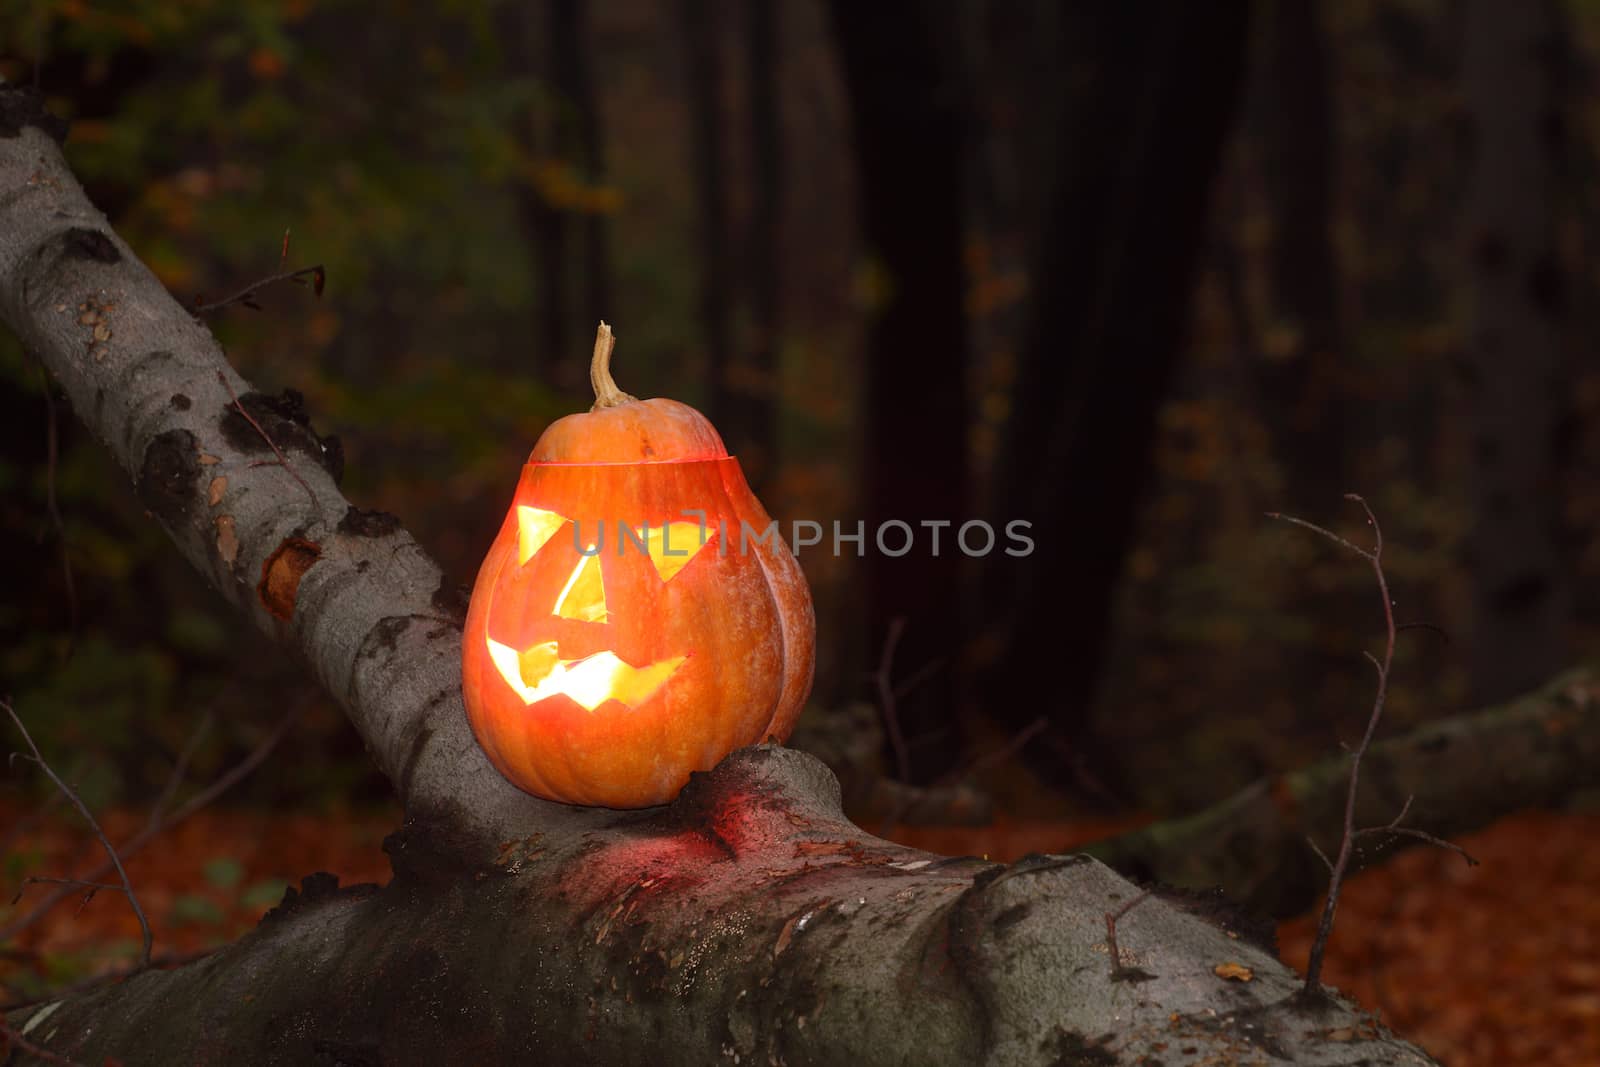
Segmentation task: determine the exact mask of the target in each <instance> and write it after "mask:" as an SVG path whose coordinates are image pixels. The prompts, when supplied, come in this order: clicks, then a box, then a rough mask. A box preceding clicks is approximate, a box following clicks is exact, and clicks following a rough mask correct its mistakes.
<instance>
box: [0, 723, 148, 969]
mask: <svg viewBox="0 0 1600 1067" xmlns="http://www.w3.org/2000/svg"><path fill="white" fill-rule="evenodd" d="M0 708H5V709H6V714H7V715H9V716H11V721H12V722H13V723H15V724H16V727H17V730H18V731H19V732H21V734H22V739H23V740H24V741H26V742H27V743H28V748H29V750H30V751H31V752H32V753H33V755H32V756H26V755H24V756H23V757H22V758H23V759H31V760H32V761H33V762H34V763H35V764H37V765H38V767H39V769H40V770H42V771H44V773H45V774H46V775H47V776H48V777H49V779H50V780H51V781H52V782H54V783H55V784H56V788H57V789H59V790H60V791H61V792H62V793H64V794H66V797H67V799H68V800H70V801H72V805H73V807H75V808H77V809H78V813H79V814H81V815H82V816H83V817H84V820H85V821H87V822H88V824H89V827H90V829H92V830H93V831H94V835H95V836H96V837H98V838H99V839H100V844H101V847H103V848H104V849H105V850H106V856H107V857H109V858H110V861H111V865H112V866H113V867H115V868H116V871H117V877H118V878H119V879H120V880H121V882H122V884H121V886H120V887H117V888H119V889H120V891H121V893H122V895H123V896H125V897H127V898H128V906H129V907H131V908H132V909H133V914H134V915H135V916H137V917H138V919H139V932H140V934H141V935H142V936H143V938H144V947H143V948H142V949H141V950H140V953H139V962H140V963H143V964H148V963H149V962H150V945H151V942H152V940H153V937H152V935H151V933H150V920H149V919H147V918H145V914H144V908H142V907H141V906H140V905H139V895H138V894H137V893H135V892H134V891H133V883H132V882H130V881H128V872H127V871H126V870H124V869H123V866H122V857H120V856H119V855H117V850H116V849H115V848H114V847H112V844H111V839H110V838H108V837H106V833H105V831H104V830H102V829H100V824H99V823H98V822H96V821H95V818H94V815H93V814H92V813H91V812H90V811H89V806H88V805H87V804H85V803H84V802H83V799H82V798H81V797H79V796H78V794H77V793H74V792H73V791H72V787H71V786H69V785H67V783H66V782H64V781H62V780H61V777H60V776H59V775H58V774H56V772H55V771H54V770H53V769H52V768H51V766H50V764H48V763H46V762H45V759H44V756H43V754H41V753H40V751H39V746H38V745H36V744H34V743H33V735H32V734H30V733H28V728H27V727H26V726H24V725H23V723H22V717H21V716H19V715H18V714H17V712H16V709H15V708H13V707H12V706H11V704H10V702H9V701H5V700H0ZM71 891H72V890H71V889H68V890H66V892H68V893H70V892H71Z"/></svg>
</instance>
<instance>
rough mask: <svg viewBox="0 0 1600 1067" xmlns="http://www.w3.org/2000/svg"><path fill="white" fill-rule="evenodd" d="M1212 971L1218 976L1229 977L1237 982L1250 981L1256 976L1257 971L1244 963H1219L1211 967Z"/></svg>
mask: <svg viewBox="0 0 1600 1067" xmlns="http://www.w3.org/2000/svg"><path fill="white" fill-rule="evenodd" d="M1211 973H1212V974H1214V975H1216V976H1217V977H1218V978H1229V979H1232V980H1233V981H1235V982H1248V981H1250V980H1251V979H1252V978H1254V977H1255V976H1256V972H1254V971H1252V970H1251V969H1250V968H1248V967H1246V966H1245V965H1244V964H1242V963H1219V964H1217V965H1216V966H1215V967H1213V968H1211Z"/></svg>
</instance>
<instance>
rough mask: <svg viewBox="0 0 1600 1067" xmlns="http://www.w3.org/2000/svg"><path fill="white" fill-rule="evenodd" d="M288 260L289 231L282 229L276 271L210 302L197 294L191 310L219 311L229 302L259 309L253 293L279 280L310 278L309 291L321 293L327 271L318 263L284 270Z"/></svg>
mask: <svg viewBox="0 0 1600 1067" xmlns="http://www.w3.org/2000/svg"><path fill="white" fill-rule="evenodd" d="M288 261H289V231H288V230H284V231H283V250H282V251H281V252H280V253H279V255H278V273H277V274H273V275H269V276H268V277H265V278H262V279H261V280H260V281H258V282H252V283H251V284H250V285H247V286H245V287H244V288H243V289H240V290H239V291H238V292H237V293H234V294H233V295H232V296H229V297H224V298H223V299H221V300H217V301H214V302H212V303H205V302H204V301H203V300H202V299H201V298H200V297H199V296H196V297H195V298H194V307H193V311H194V313H195V314H196V315H204V314H206V313H208V312H212V311H221V310H222V309H223V308H225V307H228V306H229V305H230V304H242V305H244V306H245V307H247V308H250V309H251V310H252V311H260V310H261V305H260V304H258V303H256V301H255V295H256V293H258V292H260V291H261V290H263V289H265V288H267V287H269V286H273V285H277V284H278V283H279V282H294V283H295V284H296V285H305V284H306V279H308V278H309V279H310V280H311V291H312V292H313V293H315V294H317V296H319V297H320V296H321V295H322V287H323V286H324V285H325V284H327V281H328V275H327V272H326V271H324V270H323V269H322V264H321V263H318V264H317V265H315V266H312V267H301V268H300V269H299V270H285V269H284V264H285V263H287V262H288Z"/></svg>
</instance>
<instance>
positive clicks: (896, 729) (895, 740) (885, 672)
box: [872, 616, 911, 785]
mask: <svg viewBox="0 0 1600 1067" xmlns="http://www.w3.org/2000/svg"><path fill="white" fill-rule="evenodd" d="M905 629H906V620H905V618H904V617H903V616H902V617H899V618H896V619H895V620H894V621H892V622H890V623H889V636H888V637H887V638H885V639H884V642H883V655H882V656H880V657H879V658H878V669H877V670H876V671H875V672H873V675H872V682H873V684H874V685H875V686H877V689H878V710H879V711H881V712H882V713H883V726H884V729H885V730H886V731H887V732H888V734H889V746H890V747H891V748H893V749H894V762H895V775H896V777H898V778H899V779H900V780H901V781H902V782H905V783H907V784H908V785H909V784H910V782H911V753H910V752H909V751H908V750H907V748H906V735H905V732H904V731H903V730H902V729H901V727H900V715H899V713H898V711H897V709H896V703H897V699H898V697H899V696H901V695H902V694H901V693H900V692H898V691H897V690H896V689H895V687H894V650H895V647H896V646H897V645H899V644H900V637H901V635H902V634H904V633H905Z"/></svg>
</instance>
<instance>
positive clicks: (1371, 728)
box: [1268, 493, 1477, 996]
mask: <svg viewBox="0 0 1600 1067" xmlns="http://www.w3.org/2000/svg"><path fill="white" fill-rule="evenodd" d="M1345 499H1346V500H1350V501H1354V502H1355V503H1357V504H1359V505H1361V510H1362V511H1364V512H1366V514H1367V525H1369V526H1371V527H1372V548H1371V549H1365V548H1362V547H1361V546H1360V545H1357V544H1355V543H1354V542H1351V541H1347V540H1346V539H1344V538H1343V537H1340V536H1339V535H1338V534H1336V533H1334V532H1333V531H1332V530H1328V529H1325V528H1323V527H1321V526H1318V525H1316V524H1315V523H1310V522H1307V521H1305V520H1304V519H1300V518H1296V517H1295V516H1293V515H1284V514H1280V513H1278V512H1269V513H1268V518H1273V519H1282V520H1283V521H1284V522H1289V523H1293V524H1294V525H1296V526H1300V527H1303V528H1304V529H1307V530H1310V531H1312V532H1313V533H1316V534H1320V535H1322V536H1323V537H1326V538H1327V539H1328V540H1330V541H1332V542H1334V543H1335V544H1338V545H1340V546H1342V547H1344V548H1346V549H1348V550H1349V551H1351V552H1354V553H1355V554H1356V555H1358V556H1360V557H1361V558H1362V559H1364V560H1366V561H1367V562H1368V563H1369V564H1370V565H1371V566H1372V573H1373V576H1374V577H1375V578H1376V579H1377V582H1378V593H1379V594H1380V595H1381V596H1382V597H1383V621H1384V632H1385V640H1384V646H1383V658H1382V659H1379V658H1378V657H1377V656H1374V655H1373V654H1372V653H1371V652H1364V653H1363V654H1364V655H1365V656H1366V657H1367V659H1368V660H1369V661H1371V663H1372V666H1373V668H1374V669H1375V670H1376V671H1377V672H1378V686H1377V692H1376V694H1375V695H1374V696H1373V699H1372V712H1371V714H1370V715H1368V716H1367V728H1366V730H1365V731H1364V732H1363V733H1362V735H1361V742H1360V744H1358V745H1357V746H1356V747H1355V749H1354V750H1353V751H1352V752H1351V753H1350V784H1349V787H1348V788H1347V789H1346V791H1345V799H1344V827H1343V832H1342V833H1341V834H1340V836H1339V851H1338V852H1337V853H1335V855H1334V858H1333V860H1332V862H1329V860H1328V857H1327V855H1326V854H1325V853H1323V851H1322V850H1321V849H1320V848H1317V845H1316V842H1314V841H1313V842H1312V843H1311V847H1312V849H1313V850H1314V851H1315V852H1316V853H1317V856H1318V857H1319V858H1320V859H1321V860H1322V862H1323V864H1324V865H1325V866H1326V867H1327V868H1328V898H1327V901H1326V903H1325V904H1324V905H1323V908H1322V917H1321V919H1319V920H1318V922H1317V934H1316V937H1315V939H1313V941H1312V942H1311V957H1310V960H1309V961H1308V962H1307V964H1306V980H1305V986H1304V988H1303V990H1302V992H1303V993H1304V995H1306V996H1310V995H1313V994H1315V993H1316V992H1317V990H1318V989H1319V988H1320V985H1321V980H1322V962H1323V956H1324V954H1325V953H1326V951H1327V948H1328V938H1329V937H1330V936H1332V934H1333V920H1334V915H1335V914H1336V913H1337V911H1338V909H1339V893H1340V891H1341V890H1342V889H1343V888H1344V881H1345V878H1346V877H1347V875H1348V874H1349V870H1350V859H1351V857H1352V855H1353V854H1354V852H1355V843H1356V841H1357V839H1359V838H1360V837H1362V836H1363V835H1368V834H1379V833H1387V834H1403V835H1406V836H1410V837H1419V838H1422V839H1424V840H1427V841H1430V842H1432V843H1435V844H1439V845H1442V846H1444V847H1446V848H1450V849H1453V850H1454V851H1456V852H1459V853H1460V854H1461V855H1462V856H1463V857H1465V858H1466V860H1467V862H1468V863H1476V862H1477V861H1476V860H1474V859H1473V858H1472V857H1471V856H1468V855H1467V853H1466V851H1465V850H1463V849H1460V848H1458V847H1456V846H1454V845H1451V844H1449V843H1448V842H1445V841H1442V840H1440V839H1439V838H1436V837H1434V836H1433V835H1432V834H1428V833H1425V832H1424V831H1421V830H1412V829H1411V828H1409V827H1403V826H1401V825H1400V821H1401V820H1402V819H1404V818H1405V816H1406V814H1407V813H1408V812H1409V811H1410V810H1411V800H1410V799H1409V798H1408V799H1407V800H1406V802H1405V805H1404V806H1403V807H1402V808H1401V809H1400V814H1398V815H1396V816H1395V817H1394V818H1393V819H1392V820H1390V822H1389V823H1388V825H1386V826H1380V827H1372V828H1367V829H1358V828H1357V827H1356V793H1357V790H1358V788H1359V786H1360V782H1361V758H1362V757H1363V756H1365V755H1366V754H1367V749H1368V748H1370V747H1371V746H1372V737H1373V734H1375V733H1376V732H1377V729H1378V721H1379V720H1380V719H1382V718H1383V702H1384V699H1385V698H1386V697H1387V696H1388V693H1389V671H1390V668H1391V667H1392V666H1393V665H1394V644H1395V635H1396V633H1397V632H1398V628H1397V627H1396V626H1395V621H1394V600H1393V598H1391V597H1390V595H1389V580H1388V578H1387V577H1386V576H1385V575H1384V573H1383V528H1382V527H1381V526H1379V525H1378V518H1377V516H1376V515H1374V514H1373V513H1372V508H1370V507H1368V506H1367V502H1366V500H1364V499H1363V498H1362V497H1360V496H1359V495H1357V494H1355V493H1346V494H1345ZM1308 840H1309V839H1308Z"/></svg>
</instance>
